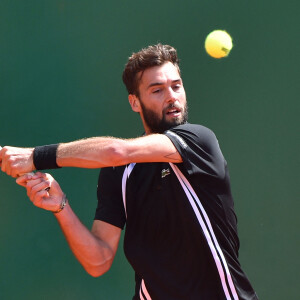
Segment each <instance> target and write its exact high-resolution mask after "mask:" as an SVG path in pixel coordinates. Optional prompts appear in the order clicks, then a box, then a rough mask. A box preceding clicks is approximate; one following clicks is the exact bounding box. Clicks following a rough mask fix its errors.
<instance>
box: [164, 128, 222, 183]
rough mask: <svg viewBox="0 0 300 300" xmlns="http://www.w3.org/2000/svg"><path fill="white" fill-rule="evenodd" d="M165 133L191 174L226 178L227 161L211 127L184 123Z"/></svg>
mask: <svg viewBox="0 0 300 300" xmlns="http://www.w3.org/2000/svg"><path fill="white" fill-rule="evenodd" d="M164 134H165V135H166V136H167V137H168V138H169V139H170V140H171V141H172V142H173V144H174V146H175V147H176V149H177V151H178V152H179V153H180V155H181V157H182V160H183V164H184V167H185V168H186V170H187V172H188V173H189V174H190V175H192V174H202V175H208V176H213V177H217V178H224V176H225V168H226V161H225V159H224V157H223V154H222V152H221V149H220V147H219V143H218V140H217V138H216V136H215V134H214V133H213V132H212V131H211V130H210V129H208V128H206V127H204V126H201V125H195V124H183V125H179V126H176V127H173V128H171V129H169V130H167V131H166V132H164Z"/></svg>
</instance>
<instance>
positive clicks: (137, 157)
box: [126, 134, 182, 163]
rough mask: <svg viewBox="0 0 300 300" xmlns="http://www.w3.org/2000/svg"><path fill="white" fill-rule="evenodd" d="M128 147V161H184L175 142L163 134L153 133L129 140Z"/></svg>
mask: <svg viewBox="0 0 300 300" xmlns="http://www.w3.org/2000/svg"><path fill="white" fill-rule="evenodd" d="M126 149H127V151H126V152H127V153H126V157H127V158H128V162H127V163H130V162H136V163H139V162H173V163H180V162H182V158H181V156H180V154H179V152H178V151H177V149H176V148H175V146H174V144H173V143H172V142H171V140H170V139H169V138H168V137H167V136H165V135H163V134H151V135H147V136H143V137H140V138H136V139H131V140H127V146H126Z"/></svg>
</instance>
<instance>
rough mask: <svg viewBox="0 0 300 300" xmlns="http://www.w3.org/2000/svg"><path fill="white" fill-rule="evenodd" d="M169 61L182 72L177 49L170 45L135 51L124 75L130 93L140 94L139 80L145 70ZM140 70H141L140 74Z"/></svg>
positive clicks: (153, 46) (159, 45)
mask: <svg viewBox="0 0 300 300" xmlns="http://www.w3.org/2000/svg"><path fill="white" fill-rule="evenodd" d="M168 61H170V62H171V63H173V64H174V66H176V67H177V69H178V72H179V74H180V69H179V59H178V57H177V51H176V49H175V48H173V47H171V46H169V45H162V44H157V45H152V46H149V47H147V48H143V49H142V50H140V51H139V52H136V53H133V54H132V55H131V56H130V57H129V59H128V62H127V64H126V66H125V69H124V71H123V76H122V78H123V82H124V84H125V86H126V89H127V91H128V94H133V95H136V96H139V82H140V79H141V77H142V75H143V72H144V71H145V70H146V69H148V68H151V67H154V66H161V65H163V64H164V63H166V62H168ZM139 72H141V75H140V76H138V73H139Z"/></svg>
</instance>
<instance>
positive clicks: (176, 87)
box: [173, 84, 181, 91]
mask: <svg viewBox="0 0 300 300" xmlns="http://www.w3.org/2000/svg"><path fill="white" fill-rule="evenodd" d="M180 88H181V85H180V84H176V85H174V86H173V90H174V91H178V90H180Z"/></svg>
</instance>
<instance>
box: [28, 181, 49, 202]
mask: <svg viewBox="0 0 300 300" xmlns="http://www.w3.org/2000/svg"><path fill="white" fill-rule="evenodd" d="M49 186H50V182H49V181H42V182H40V183H38V184H35V185H34V186H32V188H31V189H30V190H29V196H30V198H32V199H33V198H34V197H35V196H36V194H37V193H39V192H41V191H45V192H46V195H48V196H49V193H48V191H46V188H48V187H49Z"/></svg>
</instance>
